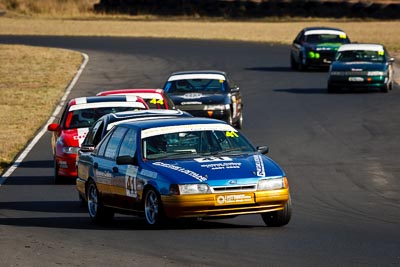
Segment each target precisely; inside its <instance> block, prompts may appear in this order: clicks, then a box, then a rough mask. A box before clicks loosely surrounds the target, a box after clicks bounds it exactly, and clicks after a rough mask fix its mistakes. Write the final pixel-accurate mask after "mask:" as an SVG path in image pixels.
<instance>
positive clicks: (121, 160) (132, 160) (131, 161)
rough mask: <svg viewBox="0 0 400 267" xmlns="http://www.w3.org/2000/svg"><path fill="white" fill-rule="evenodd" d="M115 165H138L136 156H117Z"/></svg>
mask: <svg viewBox="0 0 400 267" xmlns="http://www.w3.org/2000/svg"><path fill="white" fill-rule="evenodd" d="M117 165H138V161H137V157H131V156H119V157H117Z"/></svg>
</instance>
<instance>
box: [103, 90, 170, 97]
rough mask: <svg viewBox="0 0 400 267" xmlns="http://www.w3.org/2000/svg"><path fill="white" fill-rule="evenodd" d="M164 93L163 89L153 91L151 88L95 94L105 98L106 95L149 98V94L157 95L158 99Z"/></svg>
mask: <svg viewBox="0 0 400 267" xmlns="http://www.w3.org/2000/svg"><path fill="white" fill-rule="evenodd" d="M163 93H164V90H163V89H159V88H157V89H153V88H132V89H115V90H108V91H102V92H99V93H97V94H96V95H97V96H106V95H137V96H141V95H143V96H149V95H150V94H152V95H157V97H160V95H162V94H163ZM143 96H141V97H142V98H145V97H143Z"/></svg>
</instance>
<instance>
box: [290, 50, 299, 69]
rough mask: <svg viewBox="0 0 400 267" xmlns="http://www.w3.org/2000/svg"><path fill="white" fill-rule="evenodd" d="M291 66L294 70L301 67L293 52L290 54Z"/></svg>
mask: <svg viewBox="0 0 400 267" xmlns="http://www.w3.org/2000/svg"><path fill="white" fill-rule="evenodd" d="M290 68H291V69H292V70H297V69H298V68H299V66H298V64H297V62H296V60H295V59H294V57H293V55H292V54H290Z"/></svg>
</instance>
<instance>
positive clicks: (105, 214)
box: [87, 180, 114, 223]
mask: <svg viewBox="0 0 400 267" xmlns="http://www.w3.org/2000/svg"><path fill="white" fill-rule="evenodd" d="M87 205H88V212H89V216H90V219H91V220H92V221H93V222H95V223H102V222H108V221H111V220H112V218H113V217H114V211H113V210H111V209H110V208H107V207H104V205H103V203H102V201H101V197H100V194H99V191H98V190H97V187H96V183H95V182H94V181H93V180H90V181H89V184H88V187H87Z"/></svg>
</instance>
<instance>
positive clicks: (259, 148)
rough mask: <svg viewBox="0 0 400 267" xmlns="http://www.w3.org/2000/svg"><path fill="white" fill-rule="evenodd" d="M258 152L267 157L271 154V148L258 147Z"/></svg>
mask: <svg viewBox="0 0 400 267" xmlns="http://www.w3.org/2000/svg"><path fill="white" fill-rule="evenodd" d="M257 151H258V152H260V153H261V154H263V155H265V154H267V153H268V152H269V147H268V146H258V147H257Z"/></svg>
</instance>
